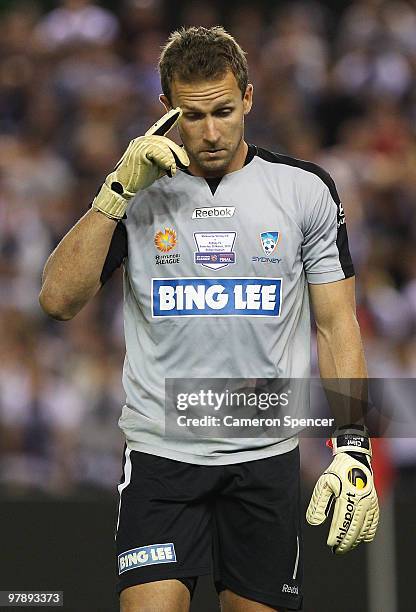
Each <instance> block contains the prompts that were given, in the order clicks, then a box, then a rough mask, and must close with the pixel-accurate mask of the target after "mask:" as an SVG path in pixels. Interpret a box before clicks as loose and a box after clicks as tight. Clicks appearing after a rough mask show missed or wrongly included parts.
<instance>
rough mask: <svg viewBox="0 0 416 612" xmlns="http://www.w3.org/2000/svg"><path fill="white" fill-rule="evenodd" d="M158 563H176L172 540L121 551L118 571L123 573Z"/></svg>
mask: <svg viewBox="0 0 416 612" xmlns="http://www.w3.org/2000/svg"><path fill="white" fill-rule="evenodd" d="M156 563H176V554H175V547H174V545H173V544H172V542H168V543H166V544H149V545H148V546H141V547H140V548H132V549H131V550H127V551H126V552H123V553H121V555H119V556H118V573H119V574H123V572H127V571H128V570H131V569H136V568H137V567H145V566H146V565H155V564H156Z"/></svg>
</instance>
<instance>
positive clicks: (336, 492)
mask: <svg viewBox="0 0 416 612" xmlns="http://www.w3.org/2000/svg"><path fill="white" fill-rule="evenodd" d="M369 454H370V456H371V449H370V453H365V454H364V453H362V452H358V449H357V450H354V452H351V453H350V452H342V451H341V452H340V451H339V450H336V451H335V457H334V460H333V461H332V463H331V465H330V466H329V467H328V469H327V470H326V471H325V472H324V473H323V474H322V476H321V477H320V478H319V480H318V482H317V483H316V485H315V488H314V490H313V493H312V498H311V501H310V502H309V506H308V509H307V512H306V520H307V521H308V523H309V524H310V525H321V524H322V523H323V522H324V521H325V519H326V518H327V516H328V514H329V511H330V509H331V506H332V505H333V503H334V500H335V504H334V513H333V517H332V522H331V526H330V529H329V535H328V539H327V544H328V546H331V547H332V551H333V552H334V553H335V554H337V555H341V554H344V553H346V552H348V551H349V550H352V549H353V548H355V547H356V546H357V545H358V544H359V543H360V542H371V541H372V540H373V539H374V536H375V533H376V530H377V525H378V521H379V507H378V499H377V493H376V490H375V487H374V479H373V472H372V469H371V463H370V456H369ZM357 457H359V458H357Z"/></svg>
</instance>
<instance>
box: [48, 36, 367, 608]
mask: <svg viewBox="0 0 416 612" xmlns="http://www.w3.org/2000/svg"><path fill="white" fill-rule="evenodd" d="M159 70H160V75H161V85H162V90H163V94H161V96H160V101H161V102H162V104H163V105H164V107H165V110H166V114H165V115H164V116H163V117H162V118H161V119H160V121H158V122H157V123H156V124H155V125H154V126H153V127H152V128H150V129H149V131H148V132H147V133H146V134H145V135H144V136H139V137H138V138H136V139H135V140H133V141H132V142H131V143H130V145H129V146H128V147H127V150H126V152H125V154H124V155H123V156H122V158H121V159H120V161H119V162H118V164H117V165H116V167H115V168H114V170H113V171H111V172H109V174H108V176H107V177H106V178H105V180H104V182H103V185H102V186H101V187H100V188H99V190H98V193H97V195H96V197H95V199H94V201H93V202H92V207H91V209H90V210H89V211H88V212H87V213H86V214H85V215H84V216H83V217H82V218H81V219H80V220H79V222H78V223H77V224H76V225H75V226H74V227H73V228H72V229H71V230H70V231H69V232H68V234H67V235H66V236H65V237H64V238H63V240H62V241H61V243H60V244H59V245H58V246H57V248H56V249H55V251H54V252H53V253H52V254H51V256H50V257H49V259H48V261H47V263H46V266H45V269H44V274H43V279H42V290H41V294H40V303H41V305H42V307H43V308H44V310H45V311H46V312H47V313H48V314H49V315H51V316H53V317H54V318H56V319H60V320H68V319H71V318H72V317H74V316H75V315H76V314H77V313H78V312H79V311H80V310H81V309H82V308H83V307H84V306H85V305H86V304H87V303H88V302H89V301H90V300H91V299H92V298H93V296H94V295H95V294H96V293H97V292H98V291H99V290H100V288H101V287H102V286H103V284H104V283H105V282H107V280H108V279H109V278H110V276H111V274H112V273H113V272H114V270H116V268H117V267H119V266H123V273H124V329H125V340H126V359H125V362H124V370H123V385H124V389H125V392H126V401H125V404H124V406H123V409H122V414H121V417H120V420H119V425H120V427H121V429H122V430H123V433H124V435H125V439H126V444H125V450H124V459H123V476H122V478H121V481H120V485H119V494H120V497H119V505H118V516H117V525H116V545H117V564H118V591H119V593H120V607H121V612H139V611H140V612H155V611H156V610H157V611H158V612H184V611H186V610H188V609H189V605H190V600H191V597H192V594H193V591H194V588H195V584H196V582H197V579H198V576H200V575H203V574H209V573H213V574H214V580H215V585H216V588H217V591H218V594H219V598H220V601H221V609H222V611H223V612H243V611H245V612H266V611H267V610H278V611H279V612H282V611H283V610H299V609H300V608H301V606H302V597H303V596H302V575H303V550H302V531H301V518H302V517H301V512H300V497H299V484H300V476H299V450H298V439H297V438H296V436H291V437H285V438H282V437H281V438H264V437H262V438H237V437H235V438H215V439H214V438H209V439H203V440H201V439H196V438H195V437H187V438H184V439H181V440H178V439H170V438H167V437H165V435H164V421H165V413H164V409H165V406H164V401H165V396H164V382H165V377H169V378H178V379H179V378H188V377H199V378H204V377H205V378H215V377H218V376H220V377H221V378H250V379H252V378H266V379H267V378H289V379H291V378H308V377H309V376H310V331H311V330H310V304H311V306H312V309H313V312H314V315H315V319H316V322H317V337H318V358H319V366H320V372H321V376H322V377H323V378H326V379H338V378H340V379H341V378H342V379H343V378H348V379H365V378H366V375H367V372H366V365H365V360H364V354H363V348H362V343H361V337H360V330H359V327H358V323H357V319H356V314H355V289H354V268H353V265H352V261H351V256H350V253H349V248H348V238H347V229H346V224H345V216H344V210H343V207H342V205H341V203H340V200H339V197H338V194H337V190H336V187H335V185H334V182H333V180H332V179H331V177H330V176H329V175H328V174H327V173H326V172H325V171H324V170H323V169H322V168H320V167H319V166H316V165H315V164H312V163H310V162H305V161H301V160H297V159H293V158H291V157H288V156H285V155H280V154H277V153H272V152H271V151H267V150H265V149H263V148H261V147H259V146H256V145H254V144H252V143H247V142H246V141H245V139H244V123H245V120H246V118H247V117H248V115H249V113H250V109H251V106H252V103H253V86H252V85H251V84H250V83H249V80H248V68H247V60H246V57H245V54H244V52H243V51H242V49H241V47H240V46H239V45H238V43H237V42H236V41H235V39H234V38H233V37H232V36H230V35H229V34H228V33H227V32H226V31H225V30H224V29H223V28H221V27H213V28H208V29H206V28H203V27H200V28H187V29H181V30H179V31H177V32H174V33H173V34H172V35H171V37H170V38H169V41H168V42H167V44H166V45H165V47H164V49H163V51H162V55H161V58H160V62H159ZM175 125H176V126H177V127H178V131H179V136H180V138H181V141H182V145H183V146H178V145H176V144H175V143H174V142H173V141H172V140H171V139H170V138H169V137H168V136H167V134H168V133H169V130H171V129H172V128H173V127H174V126H175ZM236 295H239V296H240V299H239V300H237V299H234V297H235V296H236ZM243 297H244V299H243ZM346 339H348V341H347V342H346ZM351 421H352V422H350V420H348V419H342V418H338V425H339V429H338V430H337V431H335V432H334V435H333V437H332V439H331V445H332V450H333V454H334V458H333V461H332V463H331V464H330V466H329V467H328V469H327V470H326V471H325V473H324V474H323V475H322V476H321V477H320V478H319V480H318V482H317V485H316V487H315V491H314V493H313V495H312V499H311V503H310V505H309V508H308V513H307V519H308V521H309V522H310V523H311V524H319V523H321V522H323V521H324V520H325V518H326V517H327V515H328V514H329V511H330V508H331V507H333V516H332V522H331V526H330V528H329V537H328V544H329V546H330V547H331V549H332V550H333V551H334V552H335V553H345V552H347V551H348V550H350V549H352V548H354V546H356V545H357V544H358V543H359V542H363V541H367V542H368V541H371V539H372V538H373V537H374V533H375V530H376V527H377V520H378V505H377V497H376V493H375V490H374V483H373V474H372V468H371V442H370V440H369V437H368V434H367V431H366V430H365V428H364V427H362V426H360V425H359V423H358V420H357V419H351Z"/></svg>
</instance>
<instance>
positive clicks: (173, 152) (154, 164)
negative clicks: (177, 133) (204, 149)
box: [92, 107, 189, 219]
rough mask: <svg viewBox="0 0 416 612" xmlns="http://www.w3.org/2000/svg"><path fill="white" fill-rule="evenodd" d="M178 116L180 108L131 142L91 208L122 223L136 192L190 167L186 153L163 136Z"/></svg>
mask: <svg viewBox="0 0 416 612" xmlns="http://www.w3.org/2000/svg"><path fill="white" fill-rule="evenodd" d="M181 115H182V110H181V109H180V108H179V107H178V108H175V109H172V110H170V111H169V112H168V113H166V114H165V115H163V117H162V118H161V119H159V121H157V122H156V123H155V124H154V125H152V127H151V128H150V129H149V130H147V132H146V134H145V135H144V136H140V137H139V138H135V139H134V140H132V141H131V142H130V144H129V146H128V147H127V149H126V151H125V153H124V155H123V156H122V158H121V159H120V161H119V162H118V163H117V165H116V167H115V168H114V170H113V172H111V173H110V174H109V175H108V176H107V178H106V179H105V181H104V183H103V185H102V187H101V189H100V191H99V192H98V194H97V195H96V197H95V199H94V201H93V203H92V207H93V208H95V209H96V210H99V211H101V212H102V213H104V214H105V215H107V217H110V218H111V219H121V218H122V217H123V216H124V213H125V212H126V208H127V204H128V201H129V200H130V198H132V197H134V196H135V195H136V193H137V192H138V191H140V190H141V189H146V187H149V186H150V185H151V184H152V183H153V182H154V181H156V180H157V179H159V178H161V177H162V176H164V175H165V174H168V175H169V176H174V175H175V173H176V169H177V167H178V166H179V167H180V168H186V167H187V166H189V158H188V155H187V153H186V151H185V149H184V148H182V147H180V146H179V145H177V144H176V143H175V142H173V141H172V140H170V139H169V138H166V136H165V134H167V133H168V132H169V131H170V130H171V129H172V128H173V127H174V126H175V125H176V123H177V122H178V120H179V118H180V117H181Z"/></svg>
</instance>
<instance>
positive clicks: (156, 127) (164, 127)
mask: <svg viewBox="0 0 416 612" xmlns="http://www.w3.org/2000/svg"><path fill="white" fill-rule="evenodd" d="M181 115H182V109H181V108H179V106H178V107H176V108H172V110H170V111H169V112H167V113H166V114H165V115H163V117H161V118H160V119H159V121H156V123H154V124H153V125H152V127H151V128H149V129H148V130H147V132H146V134H145V136H165V134H167V133H168V132H170V130H171V129H172V128H173V127H174V126H175V125H176V124H177V122H178V121H179V118H180V117H181Z"/></svg>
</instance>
